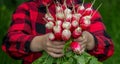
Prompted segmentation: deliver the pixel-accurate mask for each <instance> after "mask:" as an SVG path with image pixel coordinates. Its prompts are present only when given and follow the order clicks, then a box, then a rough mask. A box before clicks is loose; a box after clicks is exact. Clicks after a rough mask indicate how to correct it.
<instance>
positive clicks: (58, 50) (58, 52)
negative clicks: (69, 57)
mask: <svg viewBox="0 0 120 64" xmlns="http://www.w3.org/2000/svg"><path fill="white" fill-rule="evenodd" d="M47 51H49V52H54V53H57V54H62V53H63V49H55V48H48V49H47Z"/></svg>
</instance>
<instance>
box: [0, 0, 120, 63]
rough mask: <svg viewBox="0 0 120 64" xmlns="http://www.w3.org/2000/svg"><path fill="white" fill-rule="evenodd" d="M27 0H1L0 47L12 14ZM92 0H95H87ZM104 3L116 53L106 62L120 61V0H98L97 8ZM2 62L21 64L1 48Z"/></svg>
mask: <svg viewBox="0 0 120 64" xmlns="http://www.w3.org/2000/svg"><path fill="white" fill-rule="evenodd" d="M24 1H27V0H0V47H1V44H2V39H3V37H4V35H5V34H6V32H7V30H8V27H9V25H10V22H11V15H12V13H13V11H14V10H15V9H16V8H17V6H18V5H19V4H21V3H23V2H24ZM85 1H86V2H91V1H93V0H85ZM100 3H103V5H102V7H101V8H100V9H99V11H100V13H101V15H102V17H103V22H104V23H105V25H106V28H107V33H108V34H109V35H110V36H111V38H112V39H113V42H114V46H115V53H114V55H113V56H112V57H110V58H109V59H107V60H105V61H104V62H103V63H104V64H119V63H120V58H119V57H120V43H119V42H120V39H119V37H120V6H119V5H120V0H96V3H95V5H94V6H95V8H97V6H98V5H99V4H100ZM0 64H21V61H20V60H14V59H12V58H10V57H9V56H8V55H7V54H6V53H4V52H3V51H2V50H1V48H0Z"/></svg>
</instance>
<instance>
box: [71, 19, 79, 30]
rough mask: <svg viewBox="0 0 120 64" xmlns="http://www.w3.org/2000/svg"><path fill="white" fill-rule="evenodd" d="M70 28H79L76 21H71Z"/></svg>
mask: <svg viewBox="0 0 120 64" xmlns="http://www.w3.org/2000/svg"><path fill="white" fill-rule="evenodd" d="M71 26H72V28H73V29H75V28H77V27H78V26H79V23H78V21H76V20H74V21H72V23H71Z"/></svg>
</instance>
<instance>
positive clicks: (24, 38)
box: [2, 3, 35, 59]
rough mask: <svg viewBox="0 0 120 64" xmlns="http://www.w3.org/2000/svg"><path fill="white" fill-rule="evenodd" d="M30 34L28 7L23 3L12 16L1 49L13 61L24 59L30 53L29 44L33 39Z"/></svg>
mask: <svg viewBox="0 0 120 64" xmlns="http://www.w3.org/2000/svg"><path fill="white" fill-rule="evenodd" d="M31 32H32V29H31V22H30V19H29V11H28V6H27V5H26V4H25V3H23V4H22V5H20V6H19V7H18V8H17V9H16V11H15V12H14V13H13V15H12V22H11V25H10V27H9V30H8V33H7V35H6V36H5V38H4V39H3V44H2V49H3V50H4V51H5V52H6V53H8V54H9V55H10V56H11V57H13V58H15V59H22V58H24V57H25V56H27V55H28V54H29V53H30V52H31V51H30V42H31V40H32V39H33V38H34V37H35V36H34V35H32V34H31Z"/></svg>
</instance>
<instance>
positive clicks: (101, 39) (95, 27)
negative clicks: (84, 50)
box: [88, 11, 114, 61]
mask: <svg viewBox="0 0 120 64" xmlns="http://www.w3.org/2000/svg"><path fill="white" fill-rule="evenodd" d="M94 12H95V11H94ZM89 31H90V32H91V34H92V35H93V36H94V41H95V47H94V49H93V50H89V51H88V53H90V54H91V55H94V56H96V57H97V58H98V59H99V61H103V60H105V59H107V58H109V57H110V56H112V55H113V52H114V46H113V42H112V39H111V38H110V36H109V35H108V34H107V33H106V28H105V25H104V23H103V22H102V20H101V15H100V14H99V12H96V13H95V14H94V16H93V17H92V19H91V26H90V28H89Z"/></svg>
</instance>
